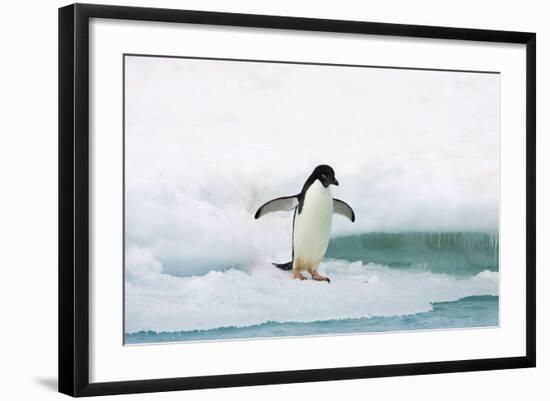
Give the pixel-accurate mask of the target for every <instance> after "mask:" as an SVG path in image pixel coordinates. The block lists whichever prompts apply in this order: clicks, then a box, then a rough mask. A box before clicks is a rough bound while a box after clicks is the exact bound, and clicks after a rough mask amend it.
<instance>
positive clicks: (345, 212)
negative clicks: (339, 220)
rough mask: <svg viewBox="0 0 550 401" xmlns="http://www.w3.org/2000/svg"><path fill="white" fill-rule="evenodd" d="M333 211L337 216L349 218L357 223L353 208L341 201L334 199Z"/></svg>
mask: <svg viewBox="0 0 550 401" xmlns="http://www.w3.org/2000/svg"><path fill="white" fill-rule="evenodd" d="M332 211H333V212H334V213H336V214H339V215H342V216H344V217H347V218H348V219H350V220H351V222H352V223H353V222H354V221H355V213H354V211H353V209H352V208H351V206H350V205H348V204H347V203H346V202H344V201H341V200H340V199H336V198H333V199H332Z"/></svg>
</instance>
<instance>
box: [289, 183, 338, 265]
mask: <svg viewBox="0 0 550 401" xmlns="http://www.w3.org/2000/svg"><path fill="white" fill-rule="evenodd" d="M331 226H332V194H331V191H330V188H325V187H324V186H323V184H321V183H320V182H319V181H315V182H314V183H313V184H312V185H311V186H310V187H309V188H308V190H307V191H306V194H305V198H304V204H303V206H302V211H301V213H299V214H298V211H296V216H295V219H294V232H293V237H292V240H293V249H294V260H293V265H292V268H293V269H294V270H296V271H303V270H307V271H316V270H317V267H318V265H319V263H320V262H321V260H322V259H323V257H324V256H325V252H326V250H327V247H328V242H329V239H330V229H331Z"/></svg>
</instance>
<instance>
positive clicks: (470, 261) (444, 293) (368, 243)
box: [125, 232, 499, 344]
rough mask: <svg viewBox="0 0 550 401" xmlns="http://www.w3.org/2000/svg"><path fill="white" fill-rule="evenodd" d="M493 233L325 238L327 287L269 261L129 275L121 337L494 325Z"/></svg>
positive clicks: (156, 339) (207, 337)
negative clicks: (292, 274)
mask: <svg viewBox="0 0 550 401" xmlns="http://www.w3.org/2000/svg"><path fill="white" fill-rule="evenodd" d="M498 255H499V240H498V234H496V233H482V232H447V233H425V232H409V233H368V234H361V235H352V236H345V237H337V238H334V239H332V240H331V242H330V245H329V249H328V250H327V254H326V258H325V261H323V263H322V264H321V266H320V270H321V271H322V273H323V274H326V275H328V276H329V277H330V278H331V283H330V284H329V283H324V282H314V281H312V280H307V281H304V282H299V281H297V280H292V279H291V278H290V273H289V272H284V271H281V270H278V269H276V268H274V267H273V266H271V264H270V263H269V261H258V262H257V263H255V264H253V265H252V266H239V265H230V266H222V267H220V268H219V269H213V270H212V271H210V272H208V273H206V274H202V275H193V276H187V277H176V276H171V275H167V274H162V273H158V272H147V273H144V274H143V276H136V277H133V278H132V280H126V288H125V289H126V297H125V305H126V311H125V319H126V320H125V343H126V344H143V343H163V342H179V341H214V340H231V339H247V338H262V337H294V336H314V335H337V334H353V333H368V332H388V331H406V330H440V329H456V328H474V327H479V328H482V327H495V326H498V325H499V263H498Z"/></svg>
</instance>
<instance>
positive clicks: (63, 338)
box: [58, 4, 536, 396]
mask: <svg viewBox="0 0 550 401" xmlns="http://www.w3.org/2000/svg"><path fill="white" fill-rule="evenodd" d="M90 18H108V19H120V20H140V21H160V22H175V23H186V24H206V25H219V26H239V27H250V28H276V29H285V30H302V31H322V32H337V33H354V34H370V35H386V36H401V37H415V38H439V39H451V40H468V41H484V42H500V43H519V44H524V45H525V46H526V60H525V62H526V71H527V73H526V77H527V78H526V79H527V81H526V88H527V89H526V94H525V96H526V122H527V123H526V138H525V141H526V152H527V159H526V160H527V165H526V169H527V177H526V180H527V181H526V185H527V191H526V205H527V210H526V236H527V238H526V240H527V242H526V247H527V248H526V251H527V257H526V262H525V263H526V275H527V276H526V296H527V299H526V301H527V302H526V317H527V324H526V327H525V333H526V340H527V341H526V353H525V355H524V356H520V357H507V358H494V359H475V360H456V361H444V362H427V363H407V364H398V365H382V366H352V367H345V368H330V369H312V370H297V371H278V372H261V373H246V374H230V375H219V376H195V377H180V378H165V379H154V380H135V381H122V382H102V383H90V380H89V335H88V329H89V312H88V311H89V290H88V284H89V266H88V260H89V248H88V247H89V217H90V216H89V194H90V188H89V178H88V173H89V141H88V139H89V132H88V124H89V116H88V110H89V105H88V96H89V83H88V57H89V54H88V51H89V32H88V29H89V21H90ZM535 48H536V35H535V33H527V32H510V31H495V30H479V29H463V28H448V27H439V26H418V25H401V24H387V23H378V22H376V23H374V22H358V21H340V20H327V19H310V18H296V17H283V16H266V15H246V14H233V13H221V12H204V11H187V10H172V9H155V8H138V7H121V6H106V5H87V4H74V5H69V6H66V7H63V8H60V9H59V294H58V296H59V391H60V392H62V393H65V394H68V395H71V396H95V395H106V394H123V393H141V392H158V391H172V390H190V389H203V388H219V387H237V386H253V385H265V384H280V383H294V382H315V381H324V380H346V379H361V378H372V377H384V376H400V375H421V374H433V373H450V372H464V371H480V370H493V369H512V368H526V367H534V366H535V363H536V358H535V354H536V352H535V350H536V337H535V335H536V309H535V308H536V305H535V299H536V293H535V290H536V288H535V280H536V260H535V244H536V242H535V241H536V215H535V213H536V203H535V202H536V200H535V193H536V192H535V191H536V188H535V165H536V160H535V155H536V150H535V131H536V127H535V121H536V114H535V113H536V111H535V110H536V105H535V101H536V67H535V65H536V55H535V54H536V50H535Z"/></svg>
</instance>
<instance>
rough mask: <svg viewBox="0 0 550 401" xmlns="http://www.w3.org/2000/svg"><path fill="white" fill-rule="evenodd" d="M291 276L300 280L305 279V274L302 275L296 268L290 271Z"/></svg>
mask: <svg viewBox="0 0 550 401" xmlns="http://www.w3.org/2000/svg"><path fill="white" fill-rule="evenodd" d="M292 278H294V279H296V278H297V279H298V280H300V281H303V280H307V278H306V276H304V275H303V274H302V273H300V272H299V271H296V270H294V271H293V272H292Z"/></svg>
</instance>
